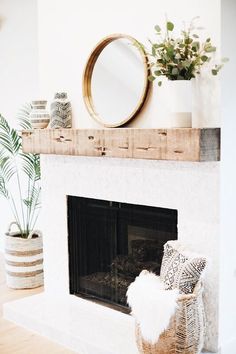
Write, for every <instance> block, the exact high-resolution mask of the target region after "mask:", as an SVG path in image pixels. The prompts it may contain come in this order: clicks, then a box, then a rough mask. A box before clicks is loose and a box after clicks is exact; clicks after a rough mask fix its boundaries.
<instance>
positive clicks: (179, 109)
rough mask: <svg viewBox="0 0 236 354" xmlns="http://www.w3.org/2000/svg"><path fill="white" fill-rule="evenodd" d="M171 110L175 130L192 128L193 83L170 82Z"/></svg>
mask: <svg viewBox="0 0 236 354" xmlns="http://www.w3.org/2000/svg"><path fill="white" fill-rule="evenodd" d="M167 86H168V94H169V110H170V113H171V125H172V127H173V128H191V127H192V81H191V80H173V81H172V80H168V83H167Z"/></svg>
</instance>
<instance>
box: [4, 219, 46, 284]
mask: <svg viewBox="0 0 236 354" xmlns="http://www.w3.org/2000/svg"><path fill="white" fill-rule="evenodd" d="M13 224H15V223H11V224H10V226H9V231H8V232H7V233H6V237H5V268H6V281H7V285H8V287H9V288H12V289H32V288H37V287H39V286H41V285H43V242H42V235H41V232H40V231H32V232H31V233H30V235H29V237H28V238H22V237H17V235H19V232H11V227H12V225H13ZM33 235H37V237H33V238H32V236H33Z"/></svg>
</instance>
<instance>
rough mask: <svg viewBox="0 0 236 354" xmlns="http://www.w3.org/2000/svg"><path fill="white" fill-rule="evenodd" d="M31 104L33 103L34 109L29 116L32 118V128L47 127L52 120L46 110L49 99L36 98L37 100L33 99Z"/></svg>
mask: <svg viewBox="0 0 236 354" xmlns="http://www.w3.org/2000/svg"><path fill="white" fill-rule="evenodd" d="M31 105H32V110H31V112H30V116H29V118H30V122H31V125H32V128H33V129H44V128H47V126H48V124H49V121H50V115H49V113H48V111H47V110H46V105H47V101H45V100H41V101H38V100H36V101H32V102H31Z"/></svg>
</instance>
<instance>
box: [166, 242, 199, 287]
mask: <svg viewBox="0 0 236 354" xmlns="http://www.w3.org/2000/svg"><path fill="white" fill-rule="evenodd" d="M173 245H174V242H173V241H171V242H170V243H169V242H167V243H166V244H165V245H164V256H163V259H162V264H161V272H160V276H161V280H162V281H163V282H164V284H165V289H166V290H171V289H179V291H180V293H181V294H189V293H192V292H193V290H194V288H195V285H196V284H197V282H198V281H199V279H200V277H201V275H202V272H203V270H204V269H205V267H206V258H204V257H200V256H196V255H194V254H192V255H191V253H189V252H188V253H186V254H185V253H184V252H179V251H178V250H177V249H176V248H175V247H174V246H173Z"/></svg>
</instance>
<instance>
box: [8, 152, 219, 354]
mask: <svg viewBox="0 0 236 354" xmlns="http://www.w3.org/2000/svg"><path fill="white" fill-rule="evenodd" d="M41 161H42V177H43V178H42V180H43V212H42V222H43V235H44V269H45V292H44V293H43V294H40V295H34V296H32V297H31V298H27V299H22V300H18V301H15V302H12V303H8V304H6V305H5V306H4V316H5V318H7V319H9V320H13V321H15V322H17V323H18V324H20V325H23V326H25V327H27V328H29V329H32V330H35V331H37V332H39V333H41V334H43V335H45V336H47V337H49V338H50V339H52V340H55V341H57V342H59V343H61V344H63V345H65V346H67V347H69V348H71V349H73V350H75V351H78V353H80V354H121V353H122V354H137V349H136V346H135V340H134V323H133V319H132V317H131V316H129V315H126V314H123V313H120V312H118V311H115V310H112V309H110V308H108V307H104V306H101V305H98V304H95V303H93V302H91V301H88V300H84V299H81V298H78V297H75V296H74V295H69V276H68V244H67V242H68V239H67V204H66V196H67V195H74V196H81V197H89V198H97V199H104V200H112V201H118V202H127V203H132V204H142V205H148V206H156V207H164V208H171V209H177V210H178V238H179V240H181V241H182V242H184V243H186V244H189V245H190V248H191V249H192V250H194V251H197V252H200V253H202V254H204V255H206V256H207V257H209V259H210V261H209V267H208V271H207V274H206V288H205V305H206V311H207V320H208V324H207V337H206V344H205V347H206V349H208V350H209V351H216V350H217V346H218V243H219V163H217V162H210V163H189V162H187V163H184V162H167V161H148V160H132V159H115V158H92V157H75V156H66V157H63V156H55V155H54V156H52V155H43V156H42V158H41Z"/></svg>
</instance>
